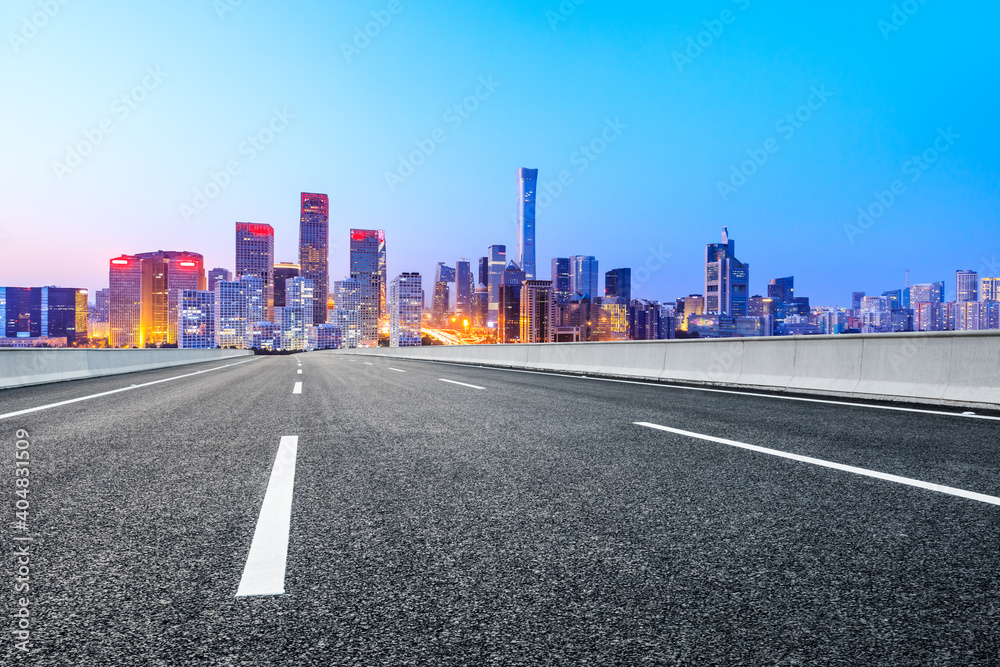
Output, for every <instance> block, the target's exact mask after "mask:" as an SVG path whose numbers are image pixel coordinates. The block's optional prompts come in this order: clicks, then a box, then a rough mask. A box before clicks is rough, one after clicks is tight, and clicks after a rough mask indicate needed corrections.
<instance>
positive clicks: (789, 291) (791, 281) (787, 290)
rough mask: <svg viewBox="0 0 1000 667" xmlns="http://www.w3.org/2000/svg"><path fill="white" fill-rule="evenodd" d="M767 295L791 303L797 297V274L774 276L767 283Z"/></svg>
mask: <svg viewBox="0 0 1000 667" xmlns="http://www.w3.org/2000/svg"><path fill="white" fill-rule="evenodd" d="M767 296H768V298H770V299H777V300H779V301H783V302H785V303H791V301H792V299H793V298H794V297H795V276H787V277H785V278H772V279H771V282H770V283H768V285H767ZM862 296H863V295H862Z"/></svg>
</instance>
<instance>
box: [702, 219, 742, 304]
mask: <svg viewBox="0 0 1000 667" xmlns="http://www.w3.org/2000/svg"><path fill="white" fill-rule="evenodd" d="M735 252H736V242H735V241H733V240H732V239H730V238H729V229H728V228H726V227H723V228H722V243H709V244H708V245H707V246H706V248H705V312H706V313H708V314H709V315H724V316H738V317H745V316H746V314H747V306H748V303H747V301H748V298H749V296H750V293H749V291H748V289H749V284H750V265H749V264H744V263H743V262H740V261H739V260H738V259H736V255H735Z"/></svg>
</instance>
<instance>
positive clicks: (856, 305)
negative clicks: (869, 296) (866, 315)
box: [851, 292, 865, 313]
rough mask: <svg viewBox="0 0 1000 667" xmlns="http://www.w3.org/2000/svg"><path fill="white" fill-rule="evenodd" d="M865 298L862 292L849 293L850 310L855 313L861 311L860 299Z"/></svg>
mask: <svg viewBox="0 0 1000 667" xmlns="http://www.w3.org/2000/svg"><path fill="white" fill-rule="evenodd" d="M863 298H865V293H864V292H851V310H853V311H854V312H855V313H857V312H858V311H860V310H861V299H863Z"/></svg>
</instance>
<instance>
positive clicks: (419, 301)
mask: <svg viewBox="0 0 1000 667" xmlns="http://www.w3.org/2000/svg"><path fill="white" fill-rule="evenodd" d="M423 298H424V292H423V282H422V280H421V277H420V274H419V273H402V274H400V275H398V276H396V277H395V278H393V279H392V282H391V283H389V347H418V346H419V345H420V343H421V340H420V318H421V315H422V314H423Z"/></svg>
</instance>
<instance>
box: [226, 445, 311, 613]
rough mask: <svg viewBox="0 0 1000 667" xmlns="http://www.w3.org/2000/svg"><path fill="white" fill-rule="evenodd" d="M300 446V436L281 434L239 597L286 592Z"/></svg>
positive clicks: (244, 569)
mask: <svg viewBox="0 0 1000 667" xmlns="http://www.w3.org/2000/svg"><path fill="white" fill-rule="evenodd" d="M298 447H299V436H297V435H286V436H282V438H281V444H279V445H278V455H277V456H276V457H275V459H274V466H273V467H272V468H271V479H270V481H268V483H267V491H266V492H265V493H264V502H263V503H262V504H261V506H260V516H259V517H258V518H257V528H256V530H254V533H253V542H251V543H250V553H249V554H247V562H246V565H245V566H244V567H243V576H242V577H240V587H239V589H238V590H237V591H236V597H241V596H245V595H282V594H284V592H285V564H286V562H287V560H288V527H289V525H290V523H291V519H292V492H293V491H294V488H295V455H296V453H297V452H298Z"/></svg>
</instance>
